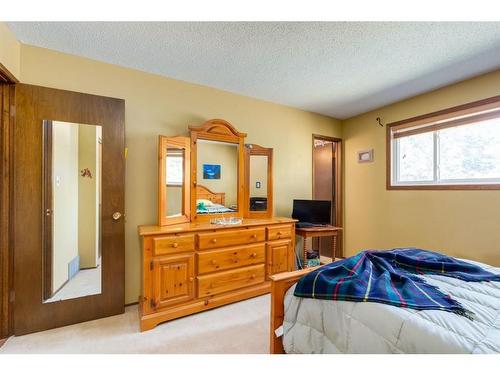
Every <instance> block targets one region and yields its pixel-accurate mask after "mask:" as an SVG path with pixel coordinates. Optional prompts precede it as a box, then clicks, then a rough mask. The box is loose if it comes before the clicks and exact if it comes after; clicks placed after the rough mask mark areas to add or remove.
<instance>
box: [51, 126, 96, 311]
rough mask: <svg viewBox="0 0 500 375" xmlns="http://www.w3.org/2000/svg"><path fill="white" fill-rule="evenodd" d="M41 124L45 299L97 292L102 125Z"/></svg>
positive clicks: (55, 299) (59, 298)
mask: <svg viewBox="0 0 500 375" xmlns="http://www.w3.org/2000/svg"><path fill="white" fill-rule="evenodd" d="M42 126H43V174H42V175H43V181H42V189H43V206H44V209H43V213H44V220H43V247H42V248H43V280H42V285H43V300H44V303H50V302H56V301H61V300H66V299H73V298H78V297H83V296H88V295H94V294H100V293H101V253H102V241H101V205H102V194H101V179H102V176H101V170H102V127H101V126H99V125H89V124H77V123H70V122H62V121H52V120H44V121H43V123H42Z"/></svg>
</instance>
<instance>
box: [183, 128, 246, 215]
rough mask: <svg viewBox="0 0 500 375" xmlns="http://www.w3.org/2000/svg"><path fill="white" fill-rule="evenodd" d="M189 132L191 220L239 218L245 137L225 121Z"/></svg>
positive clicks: (241, 208)
mask: <svg viewBox="0 0 500 375" xmlns="http://www.w3.org/2000/svg"><path fill="white" fill-rule="evenodd" d="M189 129H190V133H191V176H192V187H191V211H192V212H193V215H194V219H195V220H202V221H203V220H210V219H211V218H222V217H242V216H243V205H244V204H243V202H244V186H243V181H244V171H245V168H244V138H245V137H246V134H244V133H240V132H238V131H237V130H236V129H235V128H234V127H233V126H232V125H231V124H229V123H228V122H226V121H224V120H210V121H207V122H206V123H205V124H203V125H201V126H199V127H197V126H190V127H189Z"/></svg>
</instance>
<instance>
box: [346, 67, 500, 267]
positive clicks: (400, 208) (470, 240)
mask: <svg viewBox="0 0 500 375" xmlns="http://www.w3.org/2000/svg"><path fill="white" fill-rule="evenodd" d="M499 94H500V70H499V71H495V72H493V73H490V74H486V75H483V76H480V77H476V78H474V79H470V80H467V81H463V82H460V83H458V84H455V85H452V86H448V87H445V88H442V89H439V90H437V91H433V92H430V93H427V94H424V95H420V96H417V97H414V98H411V99H409V100H405V101H402V102H399V103H396V104H393V105H390V106H387V107H384V108H380V109H378V110H375V111H372V112H369V113H367V114H364V115H360V116H357V117H354V118H351V119H349V120H346V121H343V122H342V125H343V136H344V139H345V159H344V160H345V237H344V238H345V250H346V254H347V255H353V254H354V253H356V252H358V251H359V250H362V249H367V248H375V249H384V248H392V247H397V246H417V247H421V248H426V249H433V250H438V251H443V252H445V253H447V254H450V255H453V256H458V257H465V258H470V259H475V260H479V261H483V262H486V263H490V264H493V265H496V266H500V191H387V190H386V187H385V178H386V174H385V173H386V167H385V163H386V160H385V146H386V141H385V131H386V129H385V128H382V127H380V126H379V125H378V124H377V123H376V121H375V119H376V118H377V117H381V118H382V119H383V122H384V123H389V122H393V121H397V120H402V119H405V118H409V117H413V116H416V115H421V114H425V113H429V112H432V111H436V110H440V109H444V108H448V107H452V106H456V105H459V104H463V103H467V102H471V101H475V100H479V99H484V98H487V97H491V96H495V95H499ZM370 148H374V150H375V161H374V162H373V163H361V164H359V163H357V161H356V153H357V151H359V150H366V149H370Z"/></svg>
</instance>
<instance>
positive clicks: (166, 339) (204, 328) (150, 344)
mask: <svg viewBox="0 0 500 375" xmlns="http://www.w3.org/2000/svg"><path fill="white" fill-rule="evenodd" d="M269 312H270V298H269V295H264V296H260V297H257V298H252V299H249V300H246V301H242V302H238V303H234V304H231V305H227V306H223V307H220V308H217V309H213V310H209V311H205V312H202V313H199V314H194V315H191V316H187V317H185V318H180V319H176V320H173V321H170V322H166V323H163V324H160V325H159V326H157V327H156V328H155V329H152V330H150V331H147V332H142V333H141V332H139V322H138V312H137V306H131V307H128V308H127V309H126V311H125V314H122V315H117V316H112V317H109V318H104V319H99V320H94V321H91V322H85V323H80V324H75V325H72V326H68V327H62V328H57V329H52V330H49V331H44V332H39V333H33V334H30V335H25V336H19V337H11V338H10V339H8V340H7V342H6V343H5V344H4V345H3V346H2V347H1V348H0V353H2V354H3V353H165V354H168V353H195V354H204V353H221V354H225V353H268V350H269Z"/></svg>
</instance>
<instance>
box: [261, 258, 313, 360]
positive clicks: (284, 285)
mask: <svg viewBox="0 0 500 375" xmlns="http://www.w3.org/2000/svg"><path fill="white" fill-rule="evenodd" d="M319 267H321V266H316V267H309V268H306V269H303V270H298V271H292V272H283V273H278V274H276V275H273V276H270V279H271V332H269V335H270V342H269V352H270V353H271V354H284V353H285V351H284V349H283V341H282V337H283V336H281V337H276V334H275V331H276V330H277V329H278V328H279V327H280V326H281V325H282V324H283V319H284V317H285V306H284V299H285V294H286V291H287V290H288V289H289V288H290V287H291V286H292V285H293V284H295V283H296V282H297V281H298V280H299V279H300V278H301V277H302V276H304V275H307V274H308V273H309V272H311V271H314V270H315V269H317V268H319Z"/></svg>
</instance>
